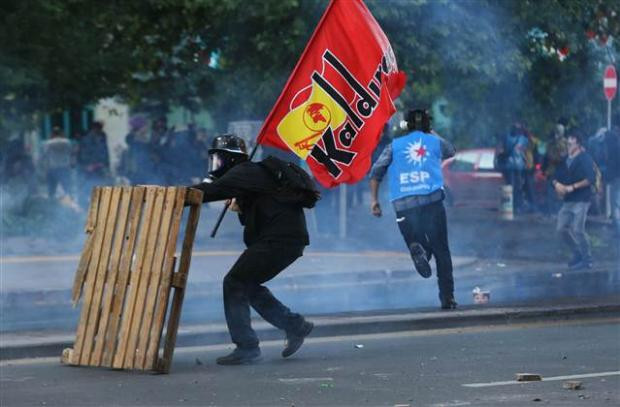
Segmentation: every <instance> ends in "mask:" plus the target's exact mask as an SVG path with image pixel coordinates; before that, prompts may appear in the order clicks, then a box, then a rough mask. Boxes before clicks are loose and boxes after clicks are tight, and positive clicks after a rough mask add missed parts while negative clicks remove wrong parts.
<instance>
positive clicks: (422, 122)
mask: <svg viewBox="0 0 620 407" xmlns="http://www.w3.org/2000/svg"><path fill="white" fill-rule="evenodd" d="M405 120H406V121H407V127H408V128H409V130H420V131H423V132H424V133H430V131H431V121H432V120H433V118H432V117H431V115H430V114H429V113H428V110H425V109H424V110H423V109H414V110H409V111H408V112H407V116H406V117H405Z"/></svg>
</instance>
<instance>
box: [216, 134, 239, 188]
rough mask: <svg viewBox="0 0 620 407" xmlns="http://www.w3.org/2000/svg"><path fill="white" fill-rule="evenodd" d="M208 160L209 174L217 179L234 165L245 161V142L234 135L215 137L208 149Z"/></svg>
mask: <svg viewBox="0 0 620 407" xmlns="http://www.w3.org/2000/svg"><path fill="white" fill-rule="evenodd" d="M209 158H210V160H209V174H210V175H211V176H212V177H213V178H219V177H221V176H222V175H224V174H225V173H226V172H227V171H228V170H230V169H231V168H232V167H234V166H235V165H237V164H239V163H241V162H244V161H247V159H248V151H247V148H246V147H245V141H243V139H242V138H240V137H237V136H235V135H234V134H222V135H221V136H217V137H216V138H215V139H213V143H212V145H211V148H210V149H209Z"/></svg>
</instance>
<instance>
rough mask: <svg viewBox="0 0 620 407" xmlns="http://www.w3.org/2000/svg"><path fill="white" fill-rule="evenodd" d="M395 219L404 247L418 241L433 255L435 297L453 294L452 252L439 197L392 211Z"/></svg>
mask: <svg viewBox="0 0 620 407" xmlns="http://www.w3.org/2000/svg"><path fill="white" fill-rule="evenodd" d="M396 221H397V222H398V227H399V229H400V233H401V234H402V235H403V237H404V238H405V242H406V243H407V247H409V245H410V244H411V243H414V242H416V243H420V244H421V245H422V246H423V247H424V250H426V252H427V253H428V252H430V253H432V254H433V256H435V262H436V264H437V284H438V285H439V298H440V299H447V298H451V297H452V296H454V279H453V278H452V256H451V255H450V248H449V247H448V225H447V220H446V209H445V208H444V206H443V201H437V202H433V203H431V204H428V205H424V206H418V207H415V208H410V209H406V210H404V211H397V212H396Z"/></svg>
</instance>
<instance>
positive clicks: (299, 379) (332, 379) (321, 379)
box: [278, 377, 334, 384]
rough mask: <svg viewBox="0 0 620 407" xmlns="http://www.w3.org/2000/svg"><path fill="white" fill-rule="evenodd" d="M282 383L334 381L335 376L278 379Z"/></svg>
mask: <svg viewBox="0 0 620 407" xmlns="http://www.w3.org/2000/svg"><path fill="white" fill-rule="evenodd" d="M278 381H279V382H281V383H286V384H300V383H314V382H333V381H334V378H333V377H294V378H291V379H278Z"/></svg>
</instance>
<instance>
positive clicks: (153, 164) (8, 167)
mask: <svg viewBox="0 0 620 407" xmlns="http://www.w3.org/2000/svg"><path fill="white" fill-rule="evenodd" d="M125 143H126V145H127V147H126V148H125V149H124V150H123V152H122V153H121V156H120V160H119V164H118V166H117V167H116V168H115V169H113V168H111V165H110V163H111V160H110V152H109V149H108V136H107V134H106V132H105V130H104V126H103V124H102V123H101V122H94V123H93V124H92V126H91V128H90V129H89V130H88V131H87V132H85V133H84V134H81V133H80V132H76V133H75V134H73V137H72V138H69V137H67V135H66V134H65V132H64V131H63V129H62V128H61V127H59V126H54V127H53V128H52V131H51V134H50V137H49V138H48V139H46V140H44V141H43V142H42V143H41V146H40V155H39V159H38V160H37V161H36V162H35V160H34V159H33V154H32V151H30V149H31V148H29V147H28V146H26V145H25V143H24V140H23V138H22V137H16V138H13V139H12V140H10V141H9V143H8V145H7V148H6V150H5V151H4V154H2V159H1V161H0V164H1V169H2V173H3V174H4V175H5V176H4V177H3V182H4V183H11V182H13V183H19V184H20V185H21V186H22V187H23V188H25V189H26V190H27V193H28V194H29V195H30V196H34V195H38V194H39V195H40V194H42V193H43V191H42V188H38V186H37V185H38V184H39V183H40V182H39V181H38V179H37V178H38V177H37V176H36V174H39V175H40V177H41V178H39V179H40V180H41V181H43V182H44V183H45V185H46V188H45V192H46V195H47V197H48V198H49V199H53V200H56V199H60V200H65V201H66V200H69V201H72V202H74V203H75V204H77V205H78V206H79V207H81V208H85V207H87V206H88V200H89V198H90V192H91V190H92V188H93V187H94V186H96V185H114V184H127V185H138V184H157V185H184V184H191V183H192V182H196V180H197V179H202V178H203V177H204V176H205V174H206V171H207V168H206V166H207V150H208V147H209V145H210V140H209V137H208V135H207V132H206V130H204V129H197V128H196V126H194V125H192V124H190V125H189V126H187V128H186V129H183V130H180V131H179V130H175V128H174V127H168V125H167V122H166V120H165V119H164V118H160V119H157V120H155V121H154V122H153V123H152V125H151V126H149V121H148V120H147V119H146V118H143V117H142V116H138V117H134V118H132V120H131V121H130V131H129V133H128V134H127V135H126V137H125ZM114 170H115V171H114Z"/></svg>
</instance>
